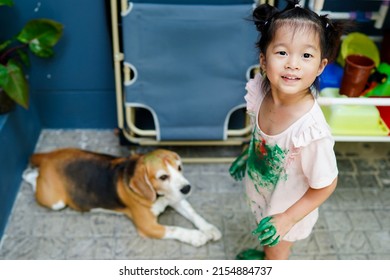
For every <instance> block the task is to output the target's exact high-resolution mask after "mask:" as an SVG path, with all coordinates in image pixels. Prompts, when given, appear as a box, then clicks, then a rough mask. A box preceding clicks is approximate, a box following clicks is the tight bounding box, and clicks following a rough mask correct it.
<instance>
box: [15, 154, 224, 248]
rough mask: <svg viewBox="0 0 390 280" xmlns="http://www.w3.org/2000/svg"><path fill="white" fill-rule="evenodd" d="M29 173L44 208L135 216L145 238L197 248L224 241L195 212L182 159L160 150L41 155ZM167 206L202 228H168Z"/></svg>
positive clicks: (33, 158) (26, 175) (34, 159)
mask: <svg viewBox="0 0 390 280" xmlns="http://www.w3.org/2000/svg"><path fill="white" fill-rule="evenodd" d="M30 165H31V167H29V168H28V169H27V170H26V171H25V172H24V174H23V178H24V180H26V181H27V182H28V183H30V184H31V185H32V186H33V189H34V191H35V197H36V200H37V201H38V203H39V204H41V205H43V206H45V207H48V208H50V209H53V210H61V209H63V208H65V207H66V206H69V207H71V208H73V209H75V210H77V211H90V210H94V209H97V208H100V209H101V208H103V209H108V210H113V211H117V212H120V213H123V214H125V215H126V216H127V217H129V218H130V219H131V220H132V221H133V223H134V225H135V227H136V229H137V231H138V233H139V234H140V235H141V236H145V237H149V238H157V239H176V240H179V241H182V242H185V243H188V244H191V245H193V246H196V247H198V246H202V245H204V244H206V243H207V242H208V241H210V240H219V239H220V238H221V232H220V231H219V230H218V229H217V228H216V227H215V226H214V225H212V224H210V223H208V222H207V221H206V220H205V219H204V218H202V217H201V216H200V215H199V214H197V213H196V212H195V210H194V209H193V208H192V207H191V205H190V204H189V202H188V201H187V200H186V198H187V197H188V195H189V194H190V192H191V190H192V188H191V185H190V184H189V182H188V180H187V179H186V178H185V177H184V176H183V173H182V163H181V159H180V157H179V155H178V154H176V153H174V152H172V151H168V150H163V149H157V150H154V151H152V152H150V153H146V154H136V155H132V156H130V157H115V156H111V155H105V154H99V153H94V152H90V151H85V150H81V149H75V148H65V149H58V150H55V151H52V152H49V153H36V154H33V155H32V156H31V158H30ZM167 206H171V207H172V208H174V209H175V210H176V211H177V212H178V213H180V214H181V215H183V216H184V217H185V218H187V219H188V220H190V221H191V222H192V223H193V224H194V225H195V227H196V228H197V229H186V228H183V227H177V226H165V225H161V224H159V223H158V221H157V218H158V215H159V214H161V213H162V212H163V211H164V210H165V208H166V207H167Z"/></svg>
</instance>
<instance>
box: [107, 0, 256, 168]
mask: <svg viewBox="0 0 390 280" xmlns="http://www.w3.org/2000/svg"><path fill="white" fill-rule="evenodd" d="M120 1H121V8H120V9H121V13H122V12H125V11H127V9H128V0H120ZM110 5H111V28H112V46H113V60H114V71H115V91H116V106H117V122H118V128H119V129H120V130H121V131H122V133H123V136H124V137H125V138H126V139H127V140H128V141H130V142H131V143H134V144H138V145H141V146H240V145H243V144H244V143H246V142H248V141H249V137H250V132H251V127H250V125H249V121H248V119H247V121H246V126H245V127H244V128H241V129H237V130H228V132H227V135H228V139H227V140H219V141H218V140H216V141H158V140H157V139H156V136H157V132H156V131H155V130H144V129H141V128H138V127H137V126H136V125H135V116H134V115H135V114H134V108H132V107H128V106H126V105H125V104H124V102H123V101H124V93H123V83H125V82H129V81H131V70H130V69H129V67H127V66H126V65H124V63H123V61H124V54H123V53H122V52H121V49H120V35H119V28H118V15H119V13H118V0H111V4H110ZM232 160H233V158H227V157H218V158H215V157H207V158H206V157H202V158H185V159H184V161H186V162H192V163H201V162H217V163H218V162H231V161H232Z"/></svg>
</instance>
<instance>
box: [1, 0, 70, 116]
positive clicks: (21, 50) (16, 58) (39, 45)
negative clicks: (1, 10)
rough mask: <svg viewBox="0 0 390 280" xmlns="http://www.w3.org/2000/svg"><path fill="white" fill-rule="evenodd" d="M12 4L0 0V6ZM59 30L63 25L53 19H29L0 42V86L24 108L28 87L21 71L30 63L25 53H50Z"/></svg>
mask: <svg viewBox="0 0 390 280" xmlns="http://www.w3.org/2000/svg"><path fill="white" fill-rule="evenodd" d="M13 4H14V1H13V0H0V6H4V5H6V6H9V7H11V6H13ZM62 30H63V25H62V24H60V23H58V22H56V21H53V20H50V19H43V18H41V19H32V20H30V21H28V22H27V23H26V25H25V26H24V27H23V29H22V30H21V31H20V32H19V33H18V34H17V35H15V36H13V37H12V38H11V39H8V40H5V41H0V88H2V89H3V91H5V93H6V94H7V95H8V96H9V97H10V98H11V99H13V100H14V101H15V102H16V103H18V104H19V105H21V106H23V107H24V108H26V109H27V108H28V106H29V88H28V82H27V80H26V77H25V73H24V71H25V68H26V67H29V66H30V60H29V55H28V53H29V51H30V52H31V53H32V54H34V55H36V56H38V57H41V58H49V57H51V56H53V54H54V51H53V46H54V45H56V44H57V42H58V40H59V39H60V38H61V36H62ZM0 35H3V34H0ZM28 50H29V51H28Z"/></svg>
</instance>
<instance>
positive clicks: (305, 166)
mask: <svg viewBox="0 0 390 280" xmlns="http://www.w3.org/2000/svg"><path fill="white" fill-rule="evenodd" d="M333 147H334V140H333V137H332V136H331V135H327V134H325V135H324V136H323V137H317V138H316V139H313V140H312V141H311V142H310V143H309V144H307V145H305V146H303V147H302V150H301V163H302V170H303V173H304V175H305V176H306V178H307V180H308V183H309V185H310V187H312V188H315V189H319V188H323V187H326V186H329V185H330V184H331V183H332V182H333V180H334V179H335V178H336V177H337V175H338V169H337V161H336V155H335V153H334V150H333Z"/></svg>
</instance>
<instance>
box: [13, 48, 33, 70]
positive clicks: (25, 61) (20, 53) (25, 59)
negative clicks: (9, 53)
mask: <svg viewBox="0 0 390 280" xmlns="http://www.w3.org/2000/svg"><path fill="white" fill-rule="evenodd" d="M16 52H17V54H18V57H19V58H20V61H21V62H22V63H23V64H24V65H26V66H27V67H29V66H30V58H29V56H28V54H27V53H26V52H25V51H24V50H17V51H16Z"/></svg>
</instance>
